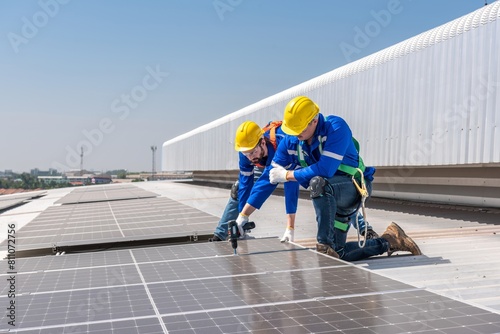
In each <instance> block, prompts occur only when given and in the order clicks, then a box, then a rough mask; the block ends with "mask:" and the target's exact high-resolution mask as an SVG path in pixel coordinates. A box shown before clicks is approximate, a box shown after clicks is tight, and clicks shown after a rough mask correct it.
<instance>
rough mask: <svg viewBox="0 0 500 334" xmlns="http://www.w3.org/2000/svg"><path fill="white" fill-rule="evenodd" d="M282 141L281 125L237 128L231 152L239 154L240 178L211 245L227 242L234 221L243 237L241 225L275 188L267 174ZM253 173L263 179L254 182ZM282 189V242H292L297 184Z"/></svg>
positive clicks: (274, 123) (293, 183)
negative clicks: (283, 190)
mask: <svg viewBox="0 0 500 334" xmlns="http://www.w3.org/2000/svg"><path fill="white" fill-rule="evenodd" d="M284 137H285V134H284V133H283V131H282V130H281V122H271V123H269V124H268V125H267V126H265V127H264V128H263V129H261V128H260V126H259V125H257V124H256V123H255V122H252V121H246V122H243V123H242V124H241V125H240V126H239V127H238V129H237V130H236V136H235V140H234V148H235V150H236V151H238V152H239V169H240V174H239V177H238V181H237V182H236V183H235V184H234V185H233V188H232V189H231V197H230V198H229V201H228V203H227V205H226V209H225V210H224V213H223V214H222V217H221V219H220V221H219V224H218V225H217V228H216V229H215V232H214V235H213V237H212V238H211V239H209V240H210V241H222V240H226V239H227V236H228V222H230V221H231V220H236V222H237V223H238V227H239V229H240V234H241V236H244V234H245V231H243V225H244V224H245V223H246V222H248V217H249V216H250V215H251V214H252V213H253V212H254V211H255V210H256V209H260V208H261V206H262V205H263V204H264V202H265V201H266V200H267V198H268V197H269V196H270V195H271V194H272V193H273V191H274V189H276V187H277V184H271V183H270V182H269V171H270V170H271V168H272V167H271V161H272V159H273V157H274V153H275V151H276V148H277V146H278V144H279V143H280V141H281V140H282V139H283V138H284ZM256 170H257V171H258V172H261V173H262V175H261V176H260V177H259V178H258V179H257V180H256V181H254V176H255V172H256ZM284 188H285V209H286V216H287V227H286V229H285V233H284V235H283V238H282V239H281V241H282V242H284V241H293V239H294V227H295V213H296V212H297V202H298V196H299V195H298V194H299V184H298V182H287V183H286V184H285V185H284Z"/></svg>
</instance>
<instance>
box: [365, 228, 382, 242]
mask: <svg viewBox="0 0 500 334" xmlns="http://www.w3.org/2000/svg"><path fill="white" fill-rule="evenodd" d="M361 235H362V236H365V229H362V230H361ZM378 237H379V235H378V234H377V232H375V231H374V230H373V227H371V226H368V227H367V228H366V239H367V240H368V239H377V238H378Z"/></svg>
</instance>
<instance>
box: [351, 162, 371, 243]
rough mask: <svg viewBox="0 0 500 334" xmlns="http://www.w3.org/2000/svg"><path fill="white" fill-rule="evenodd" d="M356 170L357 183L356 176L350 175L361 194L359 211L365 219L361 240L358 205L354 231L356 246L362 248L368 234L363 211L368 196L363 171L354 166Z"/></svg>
mask: <svg viewBox="0 0 500 334" xmlns="http://www.w3.org/2000/svg"><path fill="white" fill-rule="evenodd" d="M356 170H357V172H358V173H356V174H359V175H360V178H359V184H358V182H357V181H356V178H355V177H354V175H353V176H352V183H353V184H354V186H355V187H356V189H357V190H358V192H359V194H360V195H361V211H362V213H363V217H364V219H365V233H364V238H363V240H361V237H360V235H361V231H360V230H359V207H358V210H357V212H356V231H358V246H359V247H360V248H363V247H365V245H366V237H367V234H368V224H367V220H366V211H365V201H366V199H367V198H368V190H367V189H366V184H365V177H364V175H363V171H362V170H361V169H359V168H356Z"/></svg>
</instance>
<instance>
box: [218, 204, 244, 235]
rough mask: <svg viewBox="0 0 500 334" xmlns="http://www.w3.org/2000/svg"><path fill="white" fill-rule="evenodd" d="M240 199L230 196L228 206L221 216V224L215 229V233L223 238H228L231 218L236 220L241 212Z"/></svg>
mask: <svg viewBox="0 0 500 334" xmlns="http://www.w3.org/2000/svg"><path fill="white" fill-rule="evenodd" d="M238 205H239V201H238V200H237V199H233V198H232V197H229V201H228V202H227V204H226V208H225V209H224V213H223V214H222V217H220V220H219V224H218V225H217V228H216V229H215V232H214V234H215V235H216V236H218V237H219V239H221V240H226V239H227V236H228V226H227V225H228V223H229V222H230V221H231V220H236V218H238V215H239V214H240V212H239V210H238Z"/></svg>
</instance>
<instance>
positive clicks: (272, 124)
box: [255, 121, 283, 168]
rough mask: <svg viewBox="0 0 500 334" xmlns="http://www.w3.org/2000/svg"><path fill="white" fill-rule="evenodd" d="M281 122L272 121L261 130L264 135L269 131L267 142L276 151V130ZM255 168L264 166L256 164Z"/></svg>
mask: <svg viewBox="0 0 500 334" xmlns="http://www.w3.org/2000/svg"><path fill="white" fill-rule="evenodd" d="M281 123H283V122H282V121H272V122H269V123H268V124H267V125H266V126H265V127H263V128H262V133H266V132H267V131H269V142H270V143H271V145H273V147H274V150H275V151H276V148H277V147H278V144H277V143H276V129H277V128H279V127H280V126H281ZM255 166H257V167H260V168H264V167H265V166H262V165H261V164H259V163H256V164H255Z"/></svg>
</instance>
